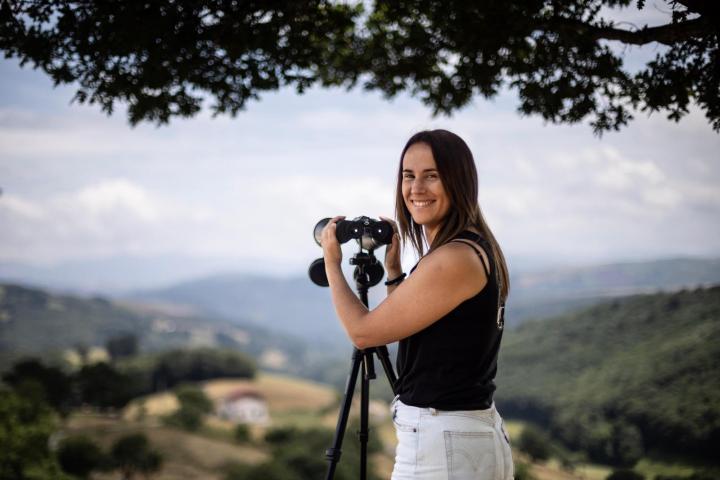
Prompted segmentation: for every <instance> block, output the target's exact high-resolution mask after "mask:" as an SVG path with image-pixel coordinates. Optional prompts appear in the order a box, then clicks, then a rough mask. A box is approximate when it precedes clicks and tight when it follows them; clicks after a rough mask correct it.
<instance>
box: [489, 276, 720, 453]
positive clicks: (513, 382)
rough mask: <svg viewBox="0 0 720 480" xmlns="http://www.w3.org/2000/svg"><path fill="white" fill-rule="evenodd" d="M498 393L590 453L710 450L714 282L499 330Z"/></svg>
mask: <svg viewBox="0 0 720 480" xmlns="http://www.w3.org/2000/svg"><path fill="white" fill-rule="evenodd" d="M504 342H505V343H504V346H503V349H502V354H501V358H500V367H499V368H500V370H499V374H498V385H499V386H498V394H497V400H498V404H499V405H500V408H501V409H502V410H503V411H504V412H505V413H506V415H508V416H514V417H520V418H526V419H530V420H533V421H535V422H538V423H540V424H542V425H545V426H547V427H549V429H550V431H551V432H552V433H553V434H554V435H555V436H556V437H557V438H559V439H561V440H562V441H563V442H565V443H566V444H567V445H568V446H571V447H573V448H575V449H579V450H583V451H586V452H588V453H589V454H590V456H591V458H593V459H595V460H598V461H604V462H611V463H616V464H632V463H633V461H634V460H635V459H637V458H638V457H639V456H640V455H642V454H643V453H644V452H646V451H648V450H652V451H659V452H674V453H678V452H681V453H687V454H691V455H697V456H701V457H704V458H706V459H711V458H714V455H715V454H716V446H717V445H718V444H720V387H718V378H720V287H714V288H708V289H697V290H693V291H680V292H676V293H669V294H655V295H640V296H633V297H626V298H623V299H618V300H613V301H610V302H608V303H604V304H601V305H597V306H594V307H591V308H588V309H586V310H582V311H579V312H575V313H572V314H567V315H564V316H561V317H558V318H555V319H552V320H544V321H542V322H529V323H526V324H524V325H522V326H520V327H519V328H517V329H515V330H510V331H508V332H507V333H506V335H505V339H504Z"/></svg>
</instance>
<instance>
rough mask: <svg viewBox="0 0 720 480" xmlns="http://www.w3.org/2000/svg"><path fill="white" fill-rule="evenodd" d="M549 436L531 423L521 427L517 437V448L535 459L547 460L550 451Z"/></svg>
mask: <svg viewBox="0 0 720 480" xmlns="http://www.w3.org/2000/svg"><path fill="white" fill-rule="evenodd" d="M551 444H552V441H551V439H550V436H549V435H547V434H546V433H545V432H543V431H542V430H540V429H539V428H537V427H535V426H533V425H527V426H526V427H525V428H523V431H522V433H521V434H520V438H519V439H518V443H517V445H518V448H519V449H520V450H522V451H523V452H525V453H527V454H528V455H530V457H531V458H532V459H533V460H535V461H538V460H540V461H542V460H547V459H548V458H550V454H551V453H552V447H551Z"/></svg>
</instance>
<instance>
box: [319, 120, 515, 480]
mask: <svg viewBox="0 0 720 480" xmlns="http://www.w3.org/2000/svg"><path fill="white" fill-rule="evenodd" d="M396 215H397V218H398V223H399V225H395V224H394V222H391V223H393V225H394V228H395V231H396V234H395V236H394V237H393V241H392V244H391V245H390V246H389V247H388V250H387V253H386V257H385V268H386V270H387V272H388V278H390V280H389V281H388V282H386V285H388V297H387V298H386V299H385V301H383V302H382V303H381V304H380V305H379V306H378V307H377V308H375V309H374V310H371V311H370V310H368V309H367V307H365V306H364V305H363V304H362V303H361V302H360V300H359V299H358V298H357V297H356V296H355V295H354V294H353V292H352V290H351V289H350V287H349V286H348V284H347V281H346V280H345V278H344V276H343V274H342V271H341V269H340V261H341V259H342V252H341V250H340V245H339V244H338V241H337V238H336V228H337V227H336V222H337V221H338V220H339V219H341V218H342V217H335V218H334V219H332V220H331V221H330V222H329V223H328V225H327V226H326V227H325V229H324V230H323V232H322V246H323V253H324V256H325V270H326V273H327V278H328V282H329V284H330V290H331V293H332V300H333V303H334V305H335V310H336V312H337V315H338V317H339V319H340V321H341V323H342V324H343V326H344V327H345V330H346V331H347V333H348V336H349V337H350V339H351V340H352V341H353V343H354V344H355V345H356V346H357V347H358V348H359V349H363V348H369V347H373V346H377V345H384V344H386V343H390V342H394V341H398V340H399V341H400V346H399V349H398V358H397V367H398V382H397V384H396V393H397V394H398V395H397V397H396V398H395V400H394V401H393V404H392V407H391V408H392V416H393V420H394V422H395V427H396V431H397V437H398V446H397V451H396V457H395V468H394V470H393V475H392V478H393V479H394V480H402V479H410V478H413V479H426V480H431V479H432V480H440V479H443V480H447V479H494V480H500V479H503V480H505V479H510V478H512V476H513V464H512V456H511V452H510V444H509V439H508V436H507V433H506V431H505V429H504V427H503V422H502V418H501V417H500V415H499V414H498V411H497V409H496V408H495V403H494V402H493V393H494V391H495V383H494V378H495V373H496V371H497V357H498V352H499V348H500V340H501V337H502V331H503V325H504V320H503V311H504V303H505V298H506V296H507V292H508V286H509V285H508V275H507V267H506V265H505V259H504V257H503V254H502V250H501V249H500V247H499V245H498V243H497V241H496V240H495V237H494V236H493V234H492V232H491V231H490V229H489V227H488V225H487V223H486V222H485V220H484V218H483V216H482V214H481V211H480V207H479V205H478V181H477V171H476V168H475V163H474V160H473V157H472V153H471V152H470V149H469V148H468V146H467V145H466V144H465V142H464V141H463V140H462V139H461V138H460V137H458V136H457V135H455V134H453V133H451V132H448V131H445V130H433V131H425V132H420V133H417V134H416V135H414V136H413V137H412V138H410V140H409V141H408V142H407V144H406V145H405V148H404V149H403V152H402V155H401V160H400V168H399V170H398V184H397V189H396ZM401 236H402V238H403V239H404V240H405V243H407V242H408V241H410V242H411V243H412V244H413V246H414V247H415V249H416V251H417V253H418V254H419V256H420V257H421V258H420V261H419V262H418V264H417V265H416V266H415V268H413V270H412V271H411V272H410V273H411V275H410V276H409V277H408V278H407V280H405V274H404V273H402V270H401V267H400V239H401ZM426 246H427V247H428V248H427V250H428V251H427V253H425V250H426V249H425V247H426Z"/></svg>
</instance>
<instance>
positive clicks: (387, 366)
mask: <svg viewBox="0 0 720 480" xmlns="http://www.w3.org/2000/svg"><path fill="white" fill-rule="evenodd" d="M375 353H377V356H378V360H380V364H382V366H383V370H385V377H387V379H388V382H390V388H391V389H392V391H393V393H395V394H397V392H396V390H395V388H396V386H397V376H396V375H395V369H394V368H393V366H392V362H390V354H389V353H388V349H387V347H386V346H385V345H381V346H379V347H375Z"/></svg>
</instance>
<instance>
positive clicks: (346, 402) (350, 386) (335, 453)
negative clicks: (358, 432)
mask: <svg viewBox="0 0 720 480" xmlns="http://www.w3.org/2000/svg"><path fill="white" fill-rule="evenodd" d="M362 362H363V352H362V351H361V350H358V349H357V348H353V356H352V367H351V368H350V375H349V376H348V379H347V383H346V384H345V396H344V397H343V403H342V406H341V408H340V415H339V416H338V423H337V427H336V428H335V437H334V438H333V445H332V447H330V448H329V449H327V450H326V451H325V457H326V458H327V459H328V461H329V462H330V464H329V465H328V470H327V475H326V476H325V478H326V479H327V480H330V479H332V478H333V477H334V476H335V468H336V467H337V463H338V462H339V461H340V455H341V454H342V449H341V448H342V441H343V437H344V436H345V428H346V427H347V421H348V417H349V415H350V407H351V405H352V397H353V393H354V392H355V383H356V382H357V377H358V372H359V371H360V365H361V364H362Z"/></svg>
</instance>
